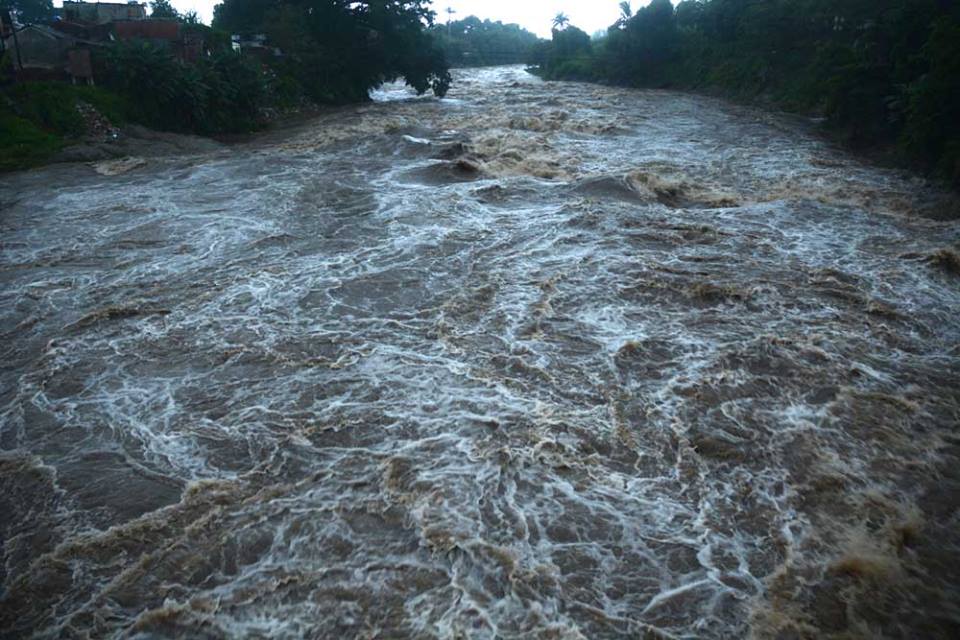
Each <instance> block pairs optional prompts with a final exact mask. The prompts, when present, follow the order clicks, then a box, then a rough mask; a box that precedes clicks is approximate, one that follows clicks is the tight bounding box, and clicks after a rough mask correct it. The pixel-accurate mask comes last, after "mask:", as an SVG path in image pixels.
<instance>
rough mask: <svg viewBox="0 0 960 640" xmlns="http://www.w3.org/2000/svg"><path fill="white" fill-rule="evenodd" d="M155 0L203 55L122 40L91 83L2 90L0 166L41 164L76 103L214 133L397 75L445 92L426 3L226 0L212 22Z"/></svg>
mask: <svg viewBox="0 0 960 640" xmlns="http://www.w3.org/2000/svg"><path fill="white" fill-rule="evenodd" d="M44 2H46V4H44ZM151 4H152V10H153V13H152V15H153V16H155V17H165V18H175V19H178V20H180V21H181V23H182V24H181V30H182V31H184V32H191V31H192V32H195V33H197V32H199V33H200V34H202V35H203V38H204V41H205V43H206V46H207V49H208V50H209V52H210V55H207V56H203V57H201V58H200V60H198V61H196V62H194V63H186V62H183V61H182V60H180V59H178V58H177V57H176V56H175V54H174V51H173V50H171V49H170V48H164V47H161V46H158V45H155V44H151V43H149V42H122V43H117V44H115V45H113V46H111V47H108V48H104V49H102V50H101V49H98V50H96V51H95V52H94V59H93V63H94V76H95V77H96V78H97V81H98V84H99V87H97V88H92V87H76V86H71V85H67V84H65V83H38V82H29V83H23V84H13V85H10V87H7V88H0V156H2V162H0V169H5V170H9V169H14V168H24V167H29V166H33V165H35V164H38V163H40V162H42V161H44V160H45V159H47V158H49V157H50V156H51V155H52V154H54V153H55V152H56V151H57V150H59V149H60V148H61V147H63V146H64V144H66V142H67V141H68V140H70V139H71V138H76V137H77V136H79V135H81V134H82V133H83V120H82V118H81V116H80V113H79V111H78V109H77V103H78V101H83V102H87V103H89V104H91V105H93V106H94V107H96V108H97V110H99V111H100V112H101V113H102V114H103V115H105V116H107V118H108V119H110V120H111V121H112V122H114V123H121V122H126V121H129V122H136V123H139V124H143V125H146V126H148V127H152V128H155V129H159V130H164V131H177V132H181V133H198V134H204V135H210V134H217V133H228V132H242V131H250V130H254V129H257V128H259V127H260V126H262V125H263V123H264V121H265V114H266V113H267V112H268V111H269V110H276V109H284V108H290V107H297V106H300V105H303V104H305V103H314V104H318V103H319V104H342V103H348V102H360V101H364V100H368V99H369V92H370V90H371V89H373V88H375V87H377V86H379V85H381V84H382V83H384V82H388V81H393V80H396V79H398V78H404V79H405V80H406V82H407V84H409V85H411V86H412V87H414V88H415V89H416V90H417V91H418V92H419V93H424V92H426V91H428V90H431V89H432V90H433V92H434V93H435V94H437V95H439V96H442V95H444V94H445V93H446V92H447V89H448V88H449V86H450V82H451V78H450V74H449V71H448V67H447V62H446V58H445V56H444V53H443V50H442V49H440V48H439V47H438V46H437V45H436V44H435V42H434V40H433V38H432V36H431V35H430V33H429V32H428V27H429V25H430V24H432V20H433V12H431V11H430V10H429V8H428V5H429V3H428V2H425V1H424V0H391V1H389V2H384V1H383V0H367V1H361V2H354V1H352V0H351V1H348V0H288V1H286V2H275V1H272V0H226V1H225V2H224V3H223V4H221V5H219V6H217V8H216V17H215V20H214V28H211V27H206V26H204V25H202V24H199V22H198V21H197V18H196V15H195V14H192V13H191V14H185V15H181V14H178V13H177V11H176V10H175V9H174V8H173V7H172V6H171V5H170V3H169V2H168V1H167V0H156V1H155V2H153V3H151ZM34 5H37V6H40V5H43V6H47V5H49V0H43V1H41V0H16V6H17V7H18V9H19V10H20V11H21V13H22V14H25V13H26V11H27V9H30V10H32V9H33V8H36V7H34ZM38 11H39V9H38ZM231 33H239V34H246V35H252V34H265V35H266V43H267V46H265V47H262V48H260V49H259V51H257V50H254V51H253V52H244V54H243V55H241V54H238V53H236V52H235V51H234V50H233V48H232V46H231V41H230V35H229V34H231ZM8 57H9V56H8ZM5 64H6V67H7V75H9V60H7V61H6V63H5ZM2 70H3V65H0V71H2ZM2 75H4V73H0V76H2Z"/></svg>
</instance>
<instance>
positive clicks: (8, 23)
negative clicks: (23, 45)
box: [0, 8, 23, 73]
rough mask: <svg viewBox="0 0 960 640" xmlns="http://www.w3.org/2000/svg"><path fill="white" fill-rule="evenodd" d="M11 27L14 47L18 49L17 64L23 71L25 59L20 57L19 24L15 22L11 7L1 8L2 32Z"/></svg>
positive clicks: (0, 25)
mask: <svg viewBox="0 0 960 640" xmlns="http://www.w3.org/2000/svg"><path fill="white" fill-rule="evenodd" d="M7 28H9V29H10V33H11V34H13V48H14V49H16V50H17V66H18V67H20V73H23V60H22V59H21V58H20V41H19V40H18V39H17V25H16V24H14V22H13V11H11V10H10V9H6V8H4V9H0V33H2V32H4V31H6V30H7Z"/></svg>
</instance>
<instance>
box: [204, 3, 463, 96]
mask: <svg viewBox="0 0 960 640" xmlns="http://www.w3.org/2000/svg"><path fill="white" fill-rule="evenodd" d="M429 4H430V3H429V2H427V1H426V0H391V1H389V2H384V1H383V0H365V1H360V2H354V1H352V0H288V1H286V2H281V3H277V2H271V1H269V0H225V2H224V3H223V4H221V5H218V6H217V7H216V9H215V13H214V20H213V27H214V28H215V29H219V30H223V31H227V32H229V33H237V34H246V35H252V34H264V35H266V38H267V43H269V45H270V46H271V47H276V48H279V49H280V50H281V51H282V52H283V55H282V56H278V57H275V58H273V57H269V58H268V59H265V60H264V64H265V65H266V66H267V67H269V69H270V71H271V73H272V74H274V75H275V76H276V78H277V80H278V83H279V85H281V86H282V87H283V88H284V94H285V95H286V96H287V97H288V99H289V98H290V97H291V96H296V95H297V94H301V95H302V96H304V97H305V98H306V99H308V100H310V101H313V102H318V103H348V102H359V101H363V100H367V99H368V96H369V93H370V90H371V89H373V88H376V87H378V86H380V85H381V84H383V83H384V82H391V81H394V80H397V79H399V78H403V79H404V80H405V81H406V82H407V84H408V85H410V86H412V87H413V88H414V89H416V90H417V92H418V93H425V92H426V91H428V90H431V89H432V90H433V92H434V93H435V94H436V95H438V96H443V95H445V94H446V92H447V89H449V87H450V82H451V79H450V74H449V71H448V66H447V61H446V59H445V57H444V54H443V51H442V50H441V49H440V48H439V47H438V46H437V45H436V43H435V42H434V41H433V39H432V38H431V36H430V34H429V33H428V32H427V29H426V28H425V25H426V26H429V25H431V24H433V17H434V14H433V12H432V11H431V10H430V9H429Z"/></svg>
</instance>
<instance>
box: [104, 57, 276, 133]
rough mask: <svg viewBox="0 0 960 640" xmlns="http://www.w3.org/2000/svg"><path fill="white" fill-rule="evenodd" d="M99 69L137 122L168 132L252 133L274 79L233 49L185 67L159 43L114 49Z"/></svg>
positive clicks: (106, 83) (260, 118) (105, 81)
mask: <svg viewBox="0 0 960 640" xmlns="http://www.w3.org/2000/svg"><path fill="white" fill-rule="evenodd" d="M98 67H100V69H99V73H98V74H97V75H98V77H100V78H102V79H103V83H104V85H105V86H107V87H109V88H110V89H111V90H113V91H114V92H116V93H117V94H118V95H120V96H122V97H123V98H124V99H125V100H126V101H127V103H128V105H129V106H128V116H129V118H130V119H131V120H133V121H135V122H138V123H141V124H144V125H147V126H149V127H153V128H155V129H160V130H163V131H178V132H182V133H200V134H213V133H224V132H238V131H249V130H251V129H255V128H256V127H257V126H258V124H259V122H260V121H261V120H262V116H261V110H262V108H263V107H264V106H266V104H267V103H268V97H269V91H270V88H269V79H268V76H267V75H266V74H265V73H264V71H263V70H262V69H261V68H260V66H259V65H258V64H257V63H256V62H254V61H252V60H249V59H245V58H242V57H240V56H238V55H236V54H235V53H233V52H232V51H229V50H227V51H220V52H217V53H215V54H213V55H211V56H210V57H204V58H202V59H201V60H199V61H198V62H197V63H195V64H184V63H182V62H180V61H179V60H177V59H176V58H174V57H173V56H172V55H171V54H170V53H169V52H168V51H166V50H164V49H161V48H159V47H157V46H155V45H152V44H149V43H146V42H131V43H123V44H118V45H116V46H115V47H113V48H111V49H109V50H108V52H107V53H106V55H105V57H103V58H102V59H101V60H99V61H98ZM144 87H149V91H144Z"/></svg>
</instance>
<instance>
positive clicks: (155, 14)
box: [150, 0, 180, 20]
mask: <svg viewBox="0 0 960 640" xmlns="http://www.w3.org/2000/svg"><path fill="white" fill-rule="evenodd" d="M150 8H151V9H152V11H151V12H150V17H151V18H169V19H171V20H175V19H177V18H179V17H180V13H179V12H178V11H177V10H176V9H175V8H174V7H173V5H172V4H170V0H153V2H151V3H150Z"/></svg>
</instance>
